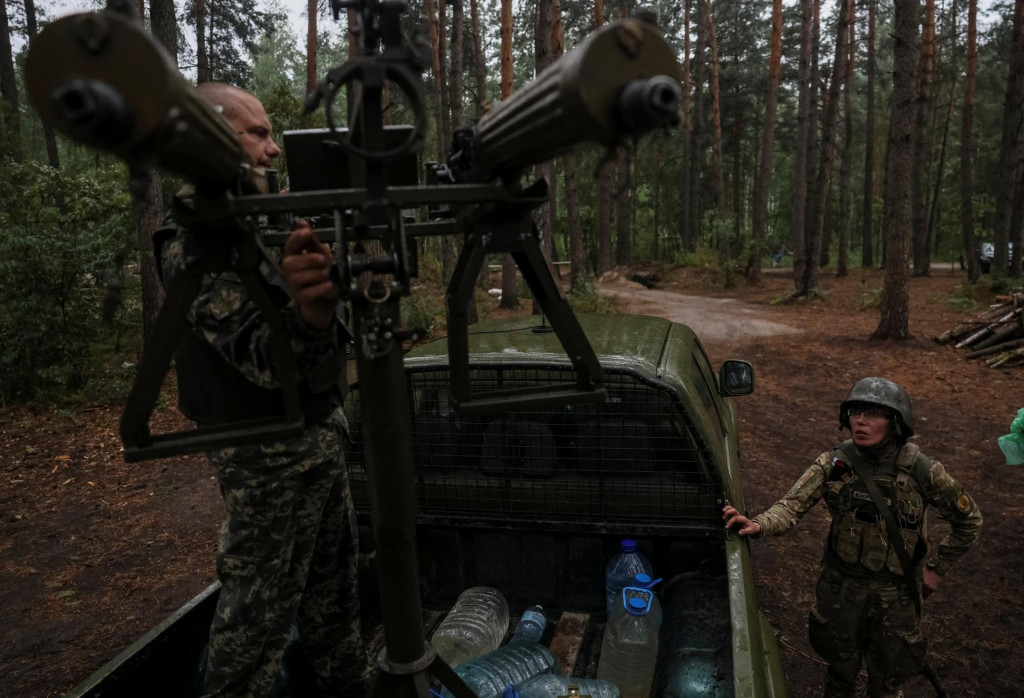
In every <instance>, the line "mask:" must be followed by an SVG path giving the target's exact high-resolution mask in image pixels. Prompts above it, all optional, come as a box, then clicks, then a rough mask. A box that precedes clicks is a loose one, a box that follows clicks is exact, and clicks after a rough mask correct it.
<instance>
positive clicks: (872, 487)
mask: <svg viewBox="0 0 1024 698" xmlns="http://www.w3.org/2000/svg"><path fill="white" fill-rule="evenodd" d="M915 448H916V447H915ZM915 460H916V457H915ZM850 467H852V468H853V472H855V473H856V474H857V477H859V478H860V479H861V480H862V481H863V482H864V485H865V486H866V487H867V488H868V494H870V495H871V499H873V500H874V502H875V506H876V507H878V512H879V513H880V514H881V515H882V521H884V522H885V529H886V531H888V533H889V544H890V545H893V546H895V548H896V556H897V557H898V558H899V559H900V565H902V566H903V576H904V577H905V578H906V580H907V585H908V586H909V587H910V598H912V599H913V600H914V608H916V609H917V615H918V617H920V616H921V595H920V594H919V593H918V591H917V577H915V576H914V568H913V566H912V565H911V563H910V556H909V555H908V554H907V549H906V546H904V545H903V536H902V535H901V534H900V528H899V526H897V525H896V519H895V517H894V516H893V515H892V509H890V508H889V505H888V504H886V503H885V497H883V496H882V493H881V492H880V491H879V490H878V485H877V484H875V481H874V480H873V479H872V478H871V477H870V476H869V475H867V473H865V472H864V469H863V467H862V466H861V464H860V463H858V462H857V459H855V458H851V459H850Z"/></svg>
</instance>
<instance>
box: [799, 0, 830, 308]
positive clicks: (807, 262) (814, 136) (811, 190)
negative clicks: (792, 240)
mask: <svg viewBox="0 0 1024 698" xmlns="http://www.w3.org/2000/svg"><path fill="white" fill-rule="evenodd" d="M820 52H821V0H812V14H811V72H810V91H809V92H808V93H807V96H808V103H807V105H808V106H807V171H806V173H805V175H804V176H805V178H806V180H807V197H806V199H805V201H804V226H803V227H804V276H803V279H801V280H800V282H799V284H798V289H799V293H800V294H801V295H806V294H807V292H808V290H809V289H808V287H807V279H808V275H812V276H813V277H814V278H817V275H818V266H819V264H820V262H821V260H820V256H819V254H820V253H819V252H818V250H820V244H819V246H817V247H816V246H815V235H816V233H817V230H818V226H817V208H816V206H817V203H816V202H817V200H818V198H819V197H820V196H826V195H827V194H826V190H823V189H821V182H819V181H818V180H817V176H818V120H819V111H818V102H819V97H820V95H819V91H820V90H819V85H820V80H821V71H820V68H819V54H820Z"/></svg>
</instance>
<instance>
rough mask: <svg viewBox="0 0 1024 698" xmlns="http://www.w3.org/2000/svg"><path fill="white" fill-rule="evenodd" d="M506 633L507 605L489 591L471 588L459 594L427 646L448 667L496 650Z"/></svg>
mask: <svg viewBox="0 0 1024 698" xmlns="http://www.w3.org/2000/svg"><path fill="white" fill-rule="evenodd" d="M506 632H508V603H507V602H506V601H505V597H504V595H503V594H502V593H501V592H500V591H498V590H497V589H494V588H491V587H472V588H469V589H466V590H465V591H464V592H462V593H461V594H459V598H458V599H457V600H456V601H455V605H454V606H452V610H450V611H449V612H448V615H447V616H445V618H444V620H443V621H441V624H440V625H438V626H437V630H435V631H434V635H433V637H432V638H431V639H430V644H431V645H433V646H434V650H435V651H436V652H437V654H438V655H439V656H440V657H441V658H442V659H444V660H445V661H446V662H448V664H449V665H451V666H453V667H454V666H458V665H459V664H462V663H464V662H467V661H469V660H470V659H473V658H474V657H479V656H481V655H484V654H487V653H488V652H490V651H491V650H494V649H497V647H498V645H500V644H501V641H502V640H504V639H505V633H506Z"/></svg>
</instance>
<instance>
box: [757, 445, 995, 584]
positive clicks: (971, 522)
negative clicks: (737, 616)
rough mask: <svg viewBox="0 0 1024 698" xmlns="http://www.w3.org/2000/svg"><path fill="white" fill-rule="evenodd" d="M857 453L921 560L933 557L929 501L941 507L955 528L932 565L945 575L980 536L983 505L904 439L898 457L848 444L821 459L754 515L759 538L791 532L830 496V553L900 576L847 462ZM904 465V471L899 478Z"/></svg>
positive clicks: (865, 567)
mask: <svg viewBox="0 0 1024 698" xmlns="http://www.w3.org/2000/svg"><path fill="white" fill-rule="evenodd" d="M844 449H845V450H844ZM851 458H859V460H858V463H861V464H867V469H868V471H869V472H871V476H872V479H873V480H875V482H876V484H878V485H879V486H880V489H881V490H882V491H883V493H884V495H885V497H886V499H887V504H888V505H889V506H890V508H892V509H893V512H894V516H895V518H896V520H897V523H898V525H899V527H900V532H901V535H902V537H903V541H901V543H902V544H903V545H904V546H905V547H906V549H907V551H908V553H909V554H910V555H911V557H912V558H913V559H914V561H915V562H919V561H920V560H921V559H923V558H924V557H926V556H927V554H928V551H927V548H926V545H927V544H926V541H927V539H928V532H927V519H926V516H925V515H926V510H927V507H928V505H932V506H934V507H936V509H938V511H939V515H940V516H941V517H942V518H943V519H944V520H945V521H947V522H948V523H949V524H950V527H951V530H950V533H949V535H947V536H946V537H945V538H944V539H943V540H942V541H941V542H940V543H939V546H938V553H937V556H936V557H935V559H933V560H932V561H931V562H930V563H929V567H930V568H932V569H933V570H934V571H935V572H937V573H938V574H945V573H946V571H947V570H948V569H949V566H950V565H952V564H953V562H955V561H956V560H957V559H959V558H960V557H961V556H962V555H963V554H964V553H966V552H967V550H968V548H970V547H971V545H972V544H973V543H974V541H975V540H976V539H977V537H978V535H979V533H980V532H981V523H982V518H981V512H980V510H979V509H978V505H977V504H975V502H974V500H973V499H972V498H971V497H970V495H969V494H967V492H966V490H964V488H963V486H962V485H960V483H959V482H957V481H956V480H955V479H954V478H953V477H952V476H951V475H949V474H948V473H947V472H946V469H945V468H944V467H943V466H942V464H941V463H939V462H938V461H933V460H930V459H928V458H926V457H924V456H923V455H922V454H920V449H918V447H917V446H916V445H915V444H905V445H904V446H903V447H902V448H900V449H898V450H897V452H896V453H895V454H894V455H893V456H892V457H890V458H887V459H881V460H875V461H874V462H872V461H871V459H870V458H868V457H867V456H865V455H864V454H863V453H862V452H860V451H859V450H858V449H856V447H854V446H853V445H852V442H849V441H848V442H846V443H845V444H842V445H841V446H839V447H836V448H834V449H832V450H829V451H826V452H824V453H822V454H821V455H820V456H818V458H817V459H816V460H815V461H814V463H813V464H812V465H811V467H810V468H808V469H807V471H806V472H804V474H803V475H802V476H801V477H800V479H799V480H797V482H796V484H795V485H793V487H792V488H791V489H790V491H789V492H788V493H786V495H785V496H783V497H782V499H780V500H779V501H778V502H776V503H775V504H774V505H773V506H772V507H771V508H769V509H768V510H767V511H765V512H764V513H762V514H759V515H757V516H755V517H753V519H752V520H753V521H756V522H757V523H759V524H760V525H761V534H760V535H779V534H782V533H785V532H786V531H788V530H790V529H791V528H793V526H795V525H796V523H797V522H798V521H799V520H800V519H801V518H802V517H803V515H804V514H806V513H807V512H808V511H810V509H811V507H813V506H814V505H815V504H816V503H817V502H818V500H819V499H822V498H823V497H824V498H825V499H826V503H827V504H828V507H829V513H830V514H831V516H832V527H831V531H830V534H829V551H828V553H827V555H835V556H836V557H837V558H838V559H840V560H841V561H842V563H845V564H847V565H851V566H857V567H858V568H860V569H862V571H864V572H865V573H882V574H883V575H889V576H894V577H897V576H901V575H902V566H901V565H900V563H899V559H898V556H897V555H896V553H895V550H894V548H893V546H892V545H890V542H889V540H888V533H887V531H886V529H885V525H884V523H883V522H882V520H881V517H880V516H878V514H877V510H876V509H875V507H874V503H873V501H872V500H871V498H870V495H868V494H867V491H866V488H865V487H864V486H863V484H862V483H860V482H859V478H857V476H856V475H855V474H854V473H853V472H852V469H851V468H850V467H849V465H848V462H847V461H849V460H850V459H851ZM901 470H902V471H905V473H906V475H904V476H901V475H900V472H901Z"/></svg>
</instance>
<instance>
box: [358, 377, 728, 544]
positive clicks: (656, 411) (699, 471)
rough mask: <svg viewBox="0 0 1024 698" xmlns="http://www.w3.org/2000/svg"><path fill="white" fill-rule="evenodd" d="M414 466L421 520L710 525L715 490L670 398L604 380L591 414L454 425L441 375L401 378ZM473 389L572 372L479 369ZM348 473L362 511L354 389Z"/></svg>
mask: <svg viewBox="0 0 1024 698" xmlns="http://www.w3.org/2000/svg"><path fill="white" fill-rule="evenodd" d="M407 375H408V381H409V403H410V406H411V409H412V426H413V461H414V463H415V465H416V474H417V482H416V488H417V503H418V510H419V515H420V517H421V518H423V517H429V518H431V519H435V520H436V519H438V518H440V519H452V520H454V519H463V520H465V519H473V520H488V519H500V520H502V521H505V522H508V521H509V520H516V521H519V520H522V521H565V522H577V523H580V524H588V523H589V524H595V525H596V524H605V523H608V522H620V523H623V524H629V523H631V522H632V523H637V522H639V523H643V524H645V527H646V526H653V527H655V528H672V527H673V526H683V527H692V526H694V525H695V524H698V525H710V524H712V523H717V521H718V519H719V517H720V506H721V505H720V504H719V503H718V492H719V490H720V485H719V484H717V478H716V477H715V476H714V475H713V474H712V473H713V468H711V467H710V465H709V463H710V461H709V456H708V451H707V448H706V446H705V445H704V443H703V441H702V440H701V438H700V437H699V436H698V435H697V433H696V432H695V431H694V429H693V426H692V424H691V422H690V420H689V419H688V418H687V416H686V415H685V414H684V413H683V412H682V409H681V407H680V406H679V404H678V403H677V402H676V401H675V400H673V398H672V394H671V392H670V391H669V390H668V389H666V388H664V387H661V386H658V385H656V384H652V383H647V382H644V381H641V380H639V379H637V378H635V377H633V376H632V375H629V374H626V373H606V374H605V382H606V387H607V390H608V399H607V401H606V402H604V403H602V404H599V405H570V406H565V407H561V408H557V409H550V410H541V411H530V412H514V413H505V414H497V415H485V416H472V417H463V416H460V415H458V414H457V413H456V412H455V410H454V408H453V407H452V406H451V405H450V403H449V400H448V390H449V380H448V372H447V371H446V370H438V369H434V370H429V371H422V370H421V371H416V370H412V371H410V372H409V373H408V374H407ZM471 380H472V384H473V390H474V391H486V390H496V389H508V388H518V387H526V386H534V385H551V384H555V383H559V384H561V383H571V382H573V380H574V375H573V373H572V371H571V370H569V369H559V368H548V369H536V368H530V369H521V368H479V369H476V370H474V371H472V372H471ZM346 412H347V414H348V417H349V422H350V424H351V425H352V437H353V441H354V444H353V447H352V449H351V452H350V453H349V472H350V482H351V486H352V492H353V496H354V498H355V500H356V505H357V507H358V508H363V509H365V508H367V507H368V496H367V482H366V470H365V466H364V461H363V442H362V438H363V434H362V430H361V420H360V413H359V401H358V391H353V393H352V395H350V396H349V401H348V403H347V404H346Z"/></svg>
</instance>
